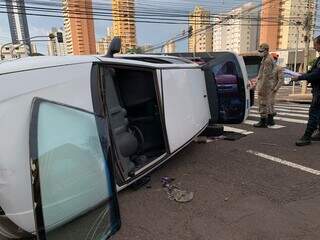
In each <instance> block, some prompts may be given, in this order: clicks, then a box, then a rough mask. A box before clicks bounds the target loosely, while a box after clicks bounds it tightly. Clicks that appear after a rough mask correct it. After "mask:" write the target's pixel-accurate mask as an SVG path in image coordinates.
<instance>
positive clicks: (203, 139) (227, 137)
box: [194, 131, 247, 143]
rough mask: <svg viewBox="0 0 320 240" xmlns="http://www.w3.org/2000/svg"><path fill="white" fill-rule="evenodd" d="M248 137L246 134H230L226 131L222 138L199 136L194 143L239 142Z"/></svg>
mask: <svg viewBox="0 0 320 240" xmlns="http://www.w3.org/2000/svg"><path fill="white" fill-rule="evenodd" d="M245 136H247V135H246V134H242V133H237V132H229V131H225V132H223V135H220V136H212V137H210V136H199V137H197V138H196V139H195V140H194V141H195V142H196V143H210V142H213V141H216V140H229V141H236V140H239V139H240V138H243V137H245Z"/></svg>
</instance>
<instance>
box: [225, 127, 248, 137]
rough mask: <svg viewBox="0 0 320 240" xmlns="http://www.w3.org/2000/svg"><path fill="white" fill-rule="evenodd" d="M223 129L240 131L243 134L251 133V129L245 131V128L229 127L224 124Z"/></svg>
mask: <svg viewBox="0 0 320 240" xmlns="http://www.w3.org/2000/svg"><path fill="white" fill-rule="evenodd" d="M224 131H228V132H236V133H241V134H244V135H250V134H252V133H253V132H252V131H247V130H244V129H240V128H235V127H230V126H224Z"/></svg>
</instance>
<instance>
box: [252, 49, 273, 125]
mask: <svg viewBox="0 0 320 240" xmlns="http://www.w3.org/2000/svg"><path fill="white" fill-rule="evenodd" d="M258 51H259V53H260V54H261V56H262V57H263V59H262V61H261V66H260V70H259V75H258V80H257V91H258V104H259V113H260V121H259V122H258V123H257V124H255V125H254V127H259V128H267V127H268V118H269V120H270V119H271V118H272V119H273V115H272V114H271V112H270V110H271V101H272V89H273V84H274V72H273V71H274V63H273V58H272V56H271V55H270V54H269V45H268V44H266V43H263V44H261V45H260V47H259V50H258Z"/></svg>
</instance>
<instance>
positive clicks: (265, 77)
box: [257, 54, 275, 95]
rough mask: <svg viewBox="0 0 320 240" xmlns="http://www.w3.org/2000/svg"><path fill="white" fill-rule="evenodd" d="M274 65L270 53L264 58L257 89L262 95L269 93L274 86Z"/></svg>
mask: <svg viewBox="0 0 320 240" xmlns="http://www.w3.org/2000/svg"><path fill="white" fill-rule="evenodd" d="M274 67H275V64H274V63H273V58H272V56H271V55H270V54H268V55H267V56H265V57H264V58H263V59H262V62H261V66H260V70H259V75H258V81H257V91H258V93H259V94H260V95H268V94H270V93H271V91H272V90H273V87H274V82H275V81H274V77H275V75H274Z"/></svg>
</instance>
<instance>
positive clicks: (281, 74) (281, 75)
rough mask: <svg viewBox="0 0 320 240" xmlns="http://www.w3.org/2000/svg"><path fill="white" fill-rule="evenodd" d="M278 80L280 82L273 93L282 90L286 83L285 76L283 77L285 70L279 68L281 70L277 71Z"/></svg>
mask: <svg viewBox="0 0 320 240" xmlns="http://www.w3.org/2000/svg"><path fill="white" fill-rule="evenodd" d="M277 78H278V79H277V80H278V82H277V84H276V86H275V87H274V89H273V91H275V92H276V91H278V90H279V89H280V88H281V86H282V85H283V83H284V75H283V69H282V68H279V69H277Z"/></svg>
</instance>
